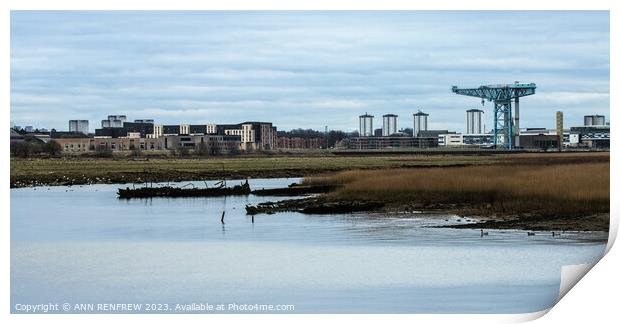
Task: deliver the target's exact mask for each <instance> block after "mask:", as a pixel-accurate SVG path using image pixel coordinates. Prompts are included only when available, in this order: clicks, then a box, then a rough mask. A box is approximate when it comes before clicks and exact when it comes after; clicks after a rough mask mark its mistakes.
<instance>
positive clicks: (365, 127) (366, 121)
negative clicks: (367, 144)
mask: <svg viewBox="0 0 620 324" xmlns="http://www.w3.org/2000/svg"><path fill="white" fill-rule="evenodd" d="M374 117H375V116H373V115H369V114H368V113H365V114H363V115H361V116H360V117H359V119H360V127H359V133H360V136H372V135H373V128H372V119H373V118H374Z"/></svg>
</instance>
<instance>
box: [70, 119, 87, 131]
mask: <svg viewBox="0 0 620 324" xmlns="http://www.w3.org/2000/svg"><path fill="white" fill-rule="evenodd" d="M69 131H70V132H74V133H82V134H88V120H86V119H72V120H70V121H69Z"/></svg>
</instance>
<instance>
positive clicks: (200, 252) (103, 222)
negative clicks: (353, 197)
mask: <svg viewBox="0 0 620 324" xmlns="http://www.w3.org/2000/svg"><path fill="white" fill-rule="evenodd" d="M294 181H298V179H269V180H251V181H250V184H251V186H252V188H263V187H264V188H275V187H282V186H286V185H288V184H290V183H291V182H294ZM236 183H237V182H229V185H233V184H236ZM183 184H185V183H180V184H179V185H183ZM196 184H198V183H196ZM211 184H212V183H211ZM118 187H120V186H119V185H91V186H73V187H38V188H36V189H35V188H22V189H11V302H12V312H17V311H16V310H15V306H14V305H16V304H35V303H59V304H62V303H72V304H73V303H160V304H166V305H169V306H168V307H170V308H174V306H175V305H176V304H192V303H202V304H207V303H208V304H220V303H222V304H226V305H228V304H230V303H236V304H272V305H281V304H287V305H294V307H295V308H294V311H290V310H289V311H288V312H293V313H523V312H534V311H539V310H542V309H545V308H548V307H551V306H552V305H553V304H554V302H555V300H556V298H557V294H558V291H559V284H560V268H561V266H562V265H568V264H582V263H589V262H594V261H596V260H598V259H600V258H601V257H602V255H603V253H604V250H605V243H606V234H605V233H568V232H567V233H563V234H562V236H560V237H552V236H551V234H550V233H547V232H539V233H537V235H536V236H527V234H526V233H525V232H523V231H517V230H501V231H499V230H495V231H494V230H490V231H489V232H490V233H489V236H485V237H480V232H479V230H475V229H446V228H434V227H429V226H432V225H444V224H452V223H459V222H467V221H469V220H468V219H465V218H460V217H457V216H454V215H419V216H418V217H413V218H412V217H396V216H394V217H371V216H368V215H365V214H345V215H302V214H298V213H278V214H273V215H256V216H255V222H254V223H252V221H251V217H250V216H246V215H245V210H244V206H245V205H246V204H256V203H258V202H261V201H267V200H276V199H285V198H287V197H255V196H247V197H226V198H223V197H218V198H186V199H185V198H181V199H179V198H176V199H167V198H157V199H147V200H128V201H127V200H118V199H117V198H116V194H115V191H116V189H117V188H118ZM223 210H226V216H225V224H221V223H220V217H221V214H222V211H223ZM159 311H162V310H161V309H160V310H159ZM171 311H172V310H170V309H168V310H166V311H162V312H171ZM233 311H235V310H233ZM75 312H77V311H75ZM141 312H144V311H141ZM222 312H231V310H223V311H222ZM236 312H244V311H239V310H236ZM277 312H280V311H277Z"/></svg>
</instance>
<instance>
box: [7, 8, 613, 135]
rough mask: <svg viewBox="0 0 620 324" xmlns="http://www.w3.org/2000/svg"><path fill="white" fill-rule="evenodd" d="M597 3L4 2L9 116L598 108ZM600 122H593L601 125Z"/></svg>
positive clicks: (193, 120) (540, 118)
mask: <svg viewBox="0 0 620 324" xmlns="http://www.w3.org/2000/svg"><path fill="white" fill-rule="evenodd" d="M609 50H610V48H609V13H608V12H607V11H571V12H568V11H523V12H519V11H467V12H457V11H443V12H442V11H401V12H389V11H387V12H381V11H371V12H303V11H298V12H286V11H283V12H225V11H220V12H218V11H211V12H209V11H192V12H180V11H169V12H165V11H164V12H148V11H142V12H140V11H137V12H135V11H133V12H132V11H125V12H123V11H116V12H114V11H113V12H109V11H108V12H106V11H69V12H67V11H65V12H63V11H12V12H11V55H10V56H11V121H12V122H13V123H15V124H16V125H21V126H25V125H33V126H35V127H46V128H48V129H51V128H55V129H57V130H67V129H68V120H69V119H88V120H90V130H91V131H94V129H95V128H99V127H100V125H101V120H102V119H105V118H106V116H107V115H113V114H125V115H127V117H128V119H129V120H133V119H143V118H152V119H155V122H156V123H158V124H179V123H190V124H207V123H215V124H223V123H239V122H243V121H268V122H273V123H274V126H277V127H278V129H280V130H290V129H294V128H313V129H317V130H323V129H324V128H325V126H328V128H329V129H340V130H345V131H353V130H357V127H358V116H359V115H362V114H364V113H366V112H367V113H369V114H372V115H374V116H375V120H374V126H375V128H380V127H381V115H383V114H388V113H393V114H397V115H399V119H398V128H406V127H412V125H413V116H412V115H413V113H415V112H417V111H418V110H421V111H424V112H426V113H428V114H429V119H428V123H429V125H428V127H429V129H448V130H452V131H465V128H466V125H465V120H466V114H465V110H467V109H470V108H481V109H483V110H484V111H485V122H486V129H487V130H490V129H491V128H492V126H491V123H492V104H491V103H488V102H487V103H485V105H484V106H482V103H481V100H480V99H477V98H472V97H466V96H460V95H456V94H453V93H452V92H451V90H450V89H451V86H452V85H458V86H459V87H478V86H480V85H486V84H501V83H512V82H514V81H520V82H522V83H529V82H534V83H536V85H537V89H536V94H535V95H533V96H529V97H525V98H522V99H521V104H520V107H521V109H520V110H521V121H520V123H521V127H548V128H554V127H555V112H556V111H557V110H561V111H563V112H564V119H565V120H564V123H565V126H578V125H581V124H582V123H583V115H586V114H603V115H605V116H606V117H607V118H609V109H610V103H609V101H610V95H609V65H610V64H609ZM607 120H608V119H607Z"/></svg>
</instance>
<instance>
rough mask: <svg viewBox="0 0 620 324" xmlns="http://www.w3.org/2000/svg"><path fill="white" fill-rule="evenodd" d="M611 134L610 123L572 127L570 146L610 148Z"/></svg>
mask: <svg viewBox="0 0 620 324" xmlns="http://www.w3.org/2000/svg"><path fill="white" fill-rule="evenodd" d="M609 135H610V127H609V126H608V125H603V126H582V127H571V128H570V135H569V146H571V147H578V148H589V149H609V148H610V136H609Z"/></svg>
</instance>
